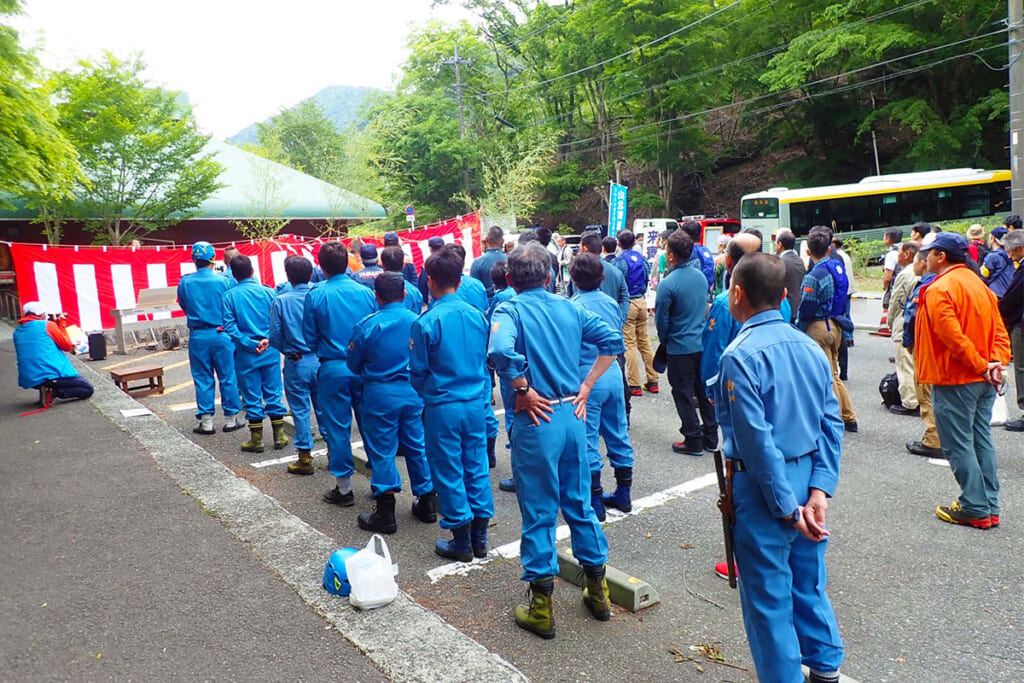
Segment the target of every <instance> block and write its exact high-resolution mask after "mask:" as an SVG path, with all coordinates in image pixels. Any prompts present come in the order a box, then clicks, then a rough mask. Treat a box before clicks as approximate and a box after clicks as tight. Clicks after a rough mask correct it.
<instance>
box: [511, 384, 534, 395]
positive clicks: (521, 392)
mask: <svg viewBox="0 0 1024 683" xmlns="http://www.w3.org/2000/svg"><path fill="white" fill-rule="evenodd" d="M513 391H515V392H516V395H517V396H526V395H527V394H528V393H530V385H529V384H524V385H523V386H521V387H515V388H514V389H513Z"/></svg>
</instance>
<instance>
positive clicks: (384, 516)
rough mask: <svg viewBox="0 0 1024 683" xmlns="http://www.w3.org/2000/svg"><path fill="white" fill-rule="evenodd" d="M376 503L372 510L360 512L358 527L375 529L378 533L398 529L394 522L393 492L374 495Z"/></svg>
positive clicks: (390, 532) (387, 532) (388, 532)
mask: <svg viewBox="0 0 1024 683" xmlns="http://www.w3.org/2000/svg"><path fill="white" fill-rule="evenodd" d="M376 501H377V504H376V505H375V506H374V508H373V512H372V513H371V512H360V513H359V518H358V520H357V521H358V523H359V528H360V529H363V530H365V531H376V532H377V533H379V534H393V533H395V532H396V531H398V523H397V522H395V494H393V493H385V494H384V495H381V496H377V497H376Z"/></svg>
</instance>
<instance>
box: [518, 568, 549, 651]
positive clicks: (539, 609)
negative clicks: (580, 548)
mask: <svg viewBox="0 0 1024 683" xmlns="http://www.w3.org/2000/svg"><path fill="white" fill-rule="evenodd" d="M554 592H555V577H553V576H547V577H544V578H543V579H537V580H536V581H531V582H530V604H529V605H516V626H518V627H519V628H521V629H525V630H527V631H530V632H531V633H536V634H537V635H538V636H540V637H541V638H544V639H546V640H550V639H551V638H554V637H555V606H554V602H553V601H552V599H551V595H552V593H554Z"/></svg>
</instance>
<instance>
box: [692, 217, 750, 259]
mask: <svg viewBox="0 0 1024 683" xmlns="http://www.w3.org/2000/svg"><path fill="white" fill-rule="evenodd" d="M683 221H697V222H698V223H700V230H701V233H700V243H701V244H703V245H704V246H705V247H707V248H708V249H710V250H711V251H716V250H717V246H718V238H719V236H721V235H735V234H736V233H738V232H739V231H740V222H739V221H738V220H735V219H733V218H728V217H727V216H704V215H700V216H682V217H680V219H679V222H680V223H682V222H683Z"/></svg>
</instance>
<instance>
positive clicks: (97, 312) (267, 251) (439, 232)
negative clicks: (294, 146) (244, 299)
mask: <svg viewBox="0 0 1024 683" xmlns="http://www.w3.org/2000/svg"><path fill="white" fill-rule="evenodd" d="M431 237H442V238H443V239H444V240H445V241H446V242H457V243H459V244H462V245H463V246H464V247H465V248H466V253H467V255H468V256H467V262H468V261H469V260H470V259H471V258H475V257H477V256H479V255H480V253H481V245H480V216H479V214H472V215H469V216H460V217H459V218H456V219H452V220H449V221H444V222H443V223H438V224H436V225H432V226H427V227H425V228H423V229H420V230H413V231H406V232H402V233H399V238H400V239H401V241H402V247H403V249H404V250H405V252H406V253H407V254H408V255H409V256H410V257H411V258H412V259H413V262H414V263H415V264H416V268H417V269H420V268H422V267H423V261H424V260H425V258H426V256H427V255H428V254H429V253H430V252H429V249H428V248H427V241H428V240H429V239H430V238H431ZM360 239H361V240H362V241H363V242H364V243H367V244H375V245H377V246H381V245H382V244H383V239H382V238H379V237H376V236H374V237H369V236H368V237H361V238H360ZM342 241H343V242H345V243H346V244H348V243H350V242H351V240H350V239H345V240H342ZM233 244H234V246H236V247H237V248H238V250H239V251H240V252H241V253H242V254H245V255H246V256H248V257H250V258H251V259H252V262H253V269H254V270H255V271H256V272H255V277H256V278H257V279H258V280H259V281H260V282H262V283H263V284H265V285H268V286H271V287H274V286H276V285H277V284H278V283H281V282H284V281H286V280H287V277H286V276H285V272H284V260H285V259H286V258H287V257H288V256H290V255H292V254H298V255H300V256H306V257H307V258H311V259H315V258H316V255H317V253H319V251H320V245H321V244H323V240H319V239H307V238H303V237H299V236H295V235H285V236H281V237H278V238H276V239H273V240H268V241H262V242H253V241H250V242H235V243H233ZM217 246H218V249H217V258H218V259H220V258H221V257H222V256H223V249H224V248H225V247H227V246H229V245H228V244H223V245H217ZM10 247H11V255H12V256H13V258H14V271H15V277H16V280H17V284H18V296H19V298H20V299H21V301H22V303H24V302H27V301H41V302H43V305H44V306H46V309H47V311H50V312H54V313H57V312H64V313H66V314H67V316H68V320H69V321H70V322H71V323H72V324H76V325H78V326H79V327H81V328H82V329H83V330H86V331H93V330H99V329H110V328H112V327H114V317H113V315H112V313H111V311H112V310H114V309H119V308H120V309H124V308H134V307H135V304H136V301H137V300H138V295H139V292H140V291H141V290H143V289H151V288H155V287H175V286H177V284H178V281H179V280H180V279H181V276H182V275H185V274H187V273H191V272H194V271H195V265H194V264H193V263H192V259H191V251H190V249H191V245H187V246H174V247H95V246H64V245H59V246H51V245H46V244H20V243H14V244H11V245H10ZM467 265H468V263H467ZM156 317H157V318H161V317H162V318H167V317H169V314H166V313H164V314H157V316H156Z"/></svg>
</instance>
